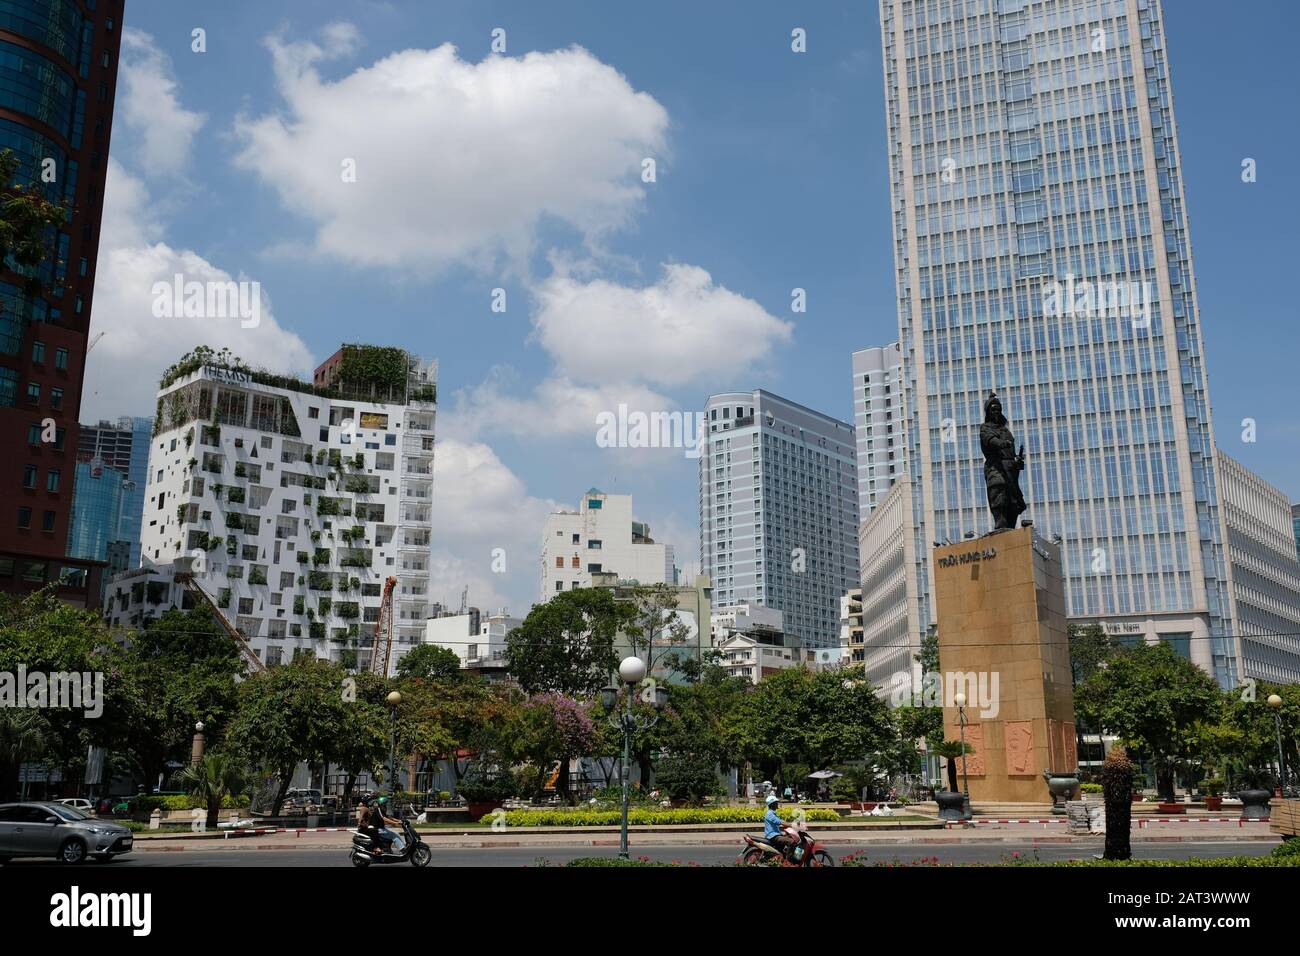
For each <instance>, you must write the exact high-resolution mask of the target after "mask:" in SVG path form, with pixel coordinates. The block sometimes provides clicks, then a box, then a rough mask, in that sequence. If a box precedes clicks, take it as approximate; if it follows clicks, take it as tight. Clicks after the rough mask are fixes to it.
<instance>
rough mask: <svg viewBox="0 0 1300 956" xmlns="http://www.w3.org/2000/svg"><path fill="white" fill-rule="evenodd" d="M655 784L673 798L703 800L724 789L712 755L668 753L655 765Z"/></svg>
mask: <svg viewBox="0 0 1300 956" xmlns="http://www.w3.org/2000/svg"><path fill="white" fill-rule="evenodd" d="M655 784H656V785H657V786H659V787H660V788H661V789H662V790H663V791H664V792H665V793H667V794H668V796H670V797H671V798H672V799H674V800H689V801H690V802H691V803H703V802H704V798H705V797H716V796H718V795H720V794H722V793H723V792H724V789H723V786H722V781H721V780H720V779H719V777H718V771H717V765H716V761H714V760H713V758H712V757H701V756H697V755H695V754H670V755H669V756H667V757H664V758H663V759H662V760H660V761H659V763H658V764H657V765H656V767H655Z"/></svg>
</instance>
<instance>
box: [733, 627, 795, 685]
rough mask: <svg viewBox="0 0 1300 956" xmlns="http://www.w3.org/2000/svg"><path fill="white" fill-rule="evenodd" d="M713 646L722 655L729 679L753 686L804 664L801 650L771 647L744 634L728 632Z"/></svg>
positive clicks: (772, 645) (774, 645)
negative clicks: (779, 672)
mask: <svg viewBox="0 0 1300 956" xmlns="http://www.w3.org/2000/svg"><path fill="white" fill-rule="evenodd" d="M714 647H715V648H716V649H717V651H718V653H719V655H721V660H720V661H719V664H720V666H722V667H723V668H724V669H725V670H726V671H727V673H728V674H729V675H730V676H732V677H743V678H745V680H747V681H749V682H750V683H751V684H757V683H758V682H759V681H761V680H762V679H763V678H764V677H767V676H768V675H770V674H775V673H776V672H778V671H783V670H788V669H790V668H791V667H799V666H801V664H802V663H803V662H802V659H801V657H802V655H801V651H800V649H799V648H797V647H786V646H785V645H784V644H768V643H765V642H764V641H761V640H759V639H758V638H757V637H755V636H753V635H752V634H745V633H743V632H741V631H729V632H727V633H726V634H724V635H722V636H721V637H719V638H717V639H716V643H715V644H714Z"/></svg>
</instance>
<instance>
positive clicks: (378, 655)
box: [370, 577, 397, 677]
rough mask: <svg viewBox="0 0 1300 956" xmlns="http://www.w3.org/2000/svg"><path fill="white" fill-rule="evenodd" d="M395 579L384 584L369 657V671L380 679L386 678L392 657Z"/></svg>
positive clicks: (392, 578) (391, 578)
mask: <svg viewBox="0 0 1300 956" xmlns="http://www.w3.org/2000/svg"><path fill="white" fill-rule="evenodd" d="M396 587H397V578H395V577H390V578H389V579H388V580H386V581H385V582H384V596H383V598H382V599H381V600H380V602H379V620H378V621H376V622H375V648H374V651H373V652H372V653H371V656H370V670H371V671H372V672H374V673H376V674H378V675H379V676H380V677H387V676H388V662H389V659H390V658H391V657H392V656H393V590H394V589H395V588H396Z"/></svg>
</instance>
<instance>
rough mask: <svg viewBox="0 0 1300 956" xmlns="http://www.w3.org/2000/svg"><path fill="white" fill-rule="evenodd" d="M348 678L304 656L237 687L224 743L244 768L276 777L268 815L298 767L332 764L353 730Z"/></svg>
mask: <svg viewBox="0 0 1300 956" xmlns="http://www.w3.org/2000/svg"><path fill="white" fill-rule="evenodd" d="M352 676H353V675H349V674H348V673H347V672H346V671H344V670H343V668H342V667H340V666H339V665H337V664H332V663H330V662H329V661H321V660H317V659H316V658H314V657H310V656H308V655H305V654H304V655H300V656H298V657H295V658H294V659H293V661H292V662H290V663H289V664H285V665H283V666H281V667H273V668H271V669H270V670H268V671H264V672H262V673H258V674H254V675H252V676H251V677H249V678H248V679H247V680H246V681H244V682H243V683H242V684H240V685H239V695H238V709H237V711H236V713H235V716H234V719H233V720H232V721H231V723H230V729H229V732H228V737H227V739H228V742H229V746H230V748H231V750H232V752H233V753H234V754H236V755H237V756H238V757H239V758H240V759H241V760H242V761H243V762H244V763H245V764H246V765H248V766H249V767H256V768H266V769H267V770H269V771H270V772H272V773H274V774H275V775H276V776H277V777H278V788H277V791H276V794H275V797H274V798H273V806H272V812H273V813H279V812H280V807H281V805H282V804H283V803H284V797H285V794H286V793H287V792H288V790H289V784H290V782H291V781H292V778H293V771H294V768H296V767H297V766H298V764H299V763H304V762H305V763H308V764H313V763H324V762H326V761H329V760H331V758H333V757H334V756H335V755H336V754H337V753H338V752H339V749H340V741H342V740H343V739H344V735H345V734H348V733H354V732H355V729H356V724H355V723H354V722H353V720H354V717H353V714H352V713H351V708H352V707H354V706H355V702H352V703H350V702H348V701H346V700H345V699H344V698H345V694H344V692H343V691H344V688H345V686H349V685H345V684H344V680H345V679H346V678H349V677H352ZM373 720H374V718H372V723H373ZM380 726H381V727H382V724H381V725H380ZM381 733H382V730H381Z"/></svg>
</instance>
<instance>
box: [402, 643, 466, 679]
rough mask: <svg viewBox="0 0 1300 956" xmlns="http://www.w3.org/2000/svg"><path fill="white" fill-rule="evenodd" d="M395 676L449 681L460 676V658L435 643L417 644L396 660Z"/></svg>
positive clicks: (453, 652)
mask: <svg viewBox="0 0 1300 956" xmlns="http://www.w3.org/2000/svg"><path fill="white" fill-rule="evenodd" d="M397 676H398V677H399V678H403V677H423V678H425V679H426V680H435V681H444V682H446V683H451V682H453V681H457V680H459V679H460V677H461V669H460V658H459V657H458V656H457V655H456V652H455V651H453V650H449V649H448V648H445V647H439V646H438V645H437V644H417V645H416V646H415V647H413V648H411V649H410V650H409V651H407V652H406V653H405V654H404V655H403V656H402V659H401V660H400V661H398V662H397Z"/></svg>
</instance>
